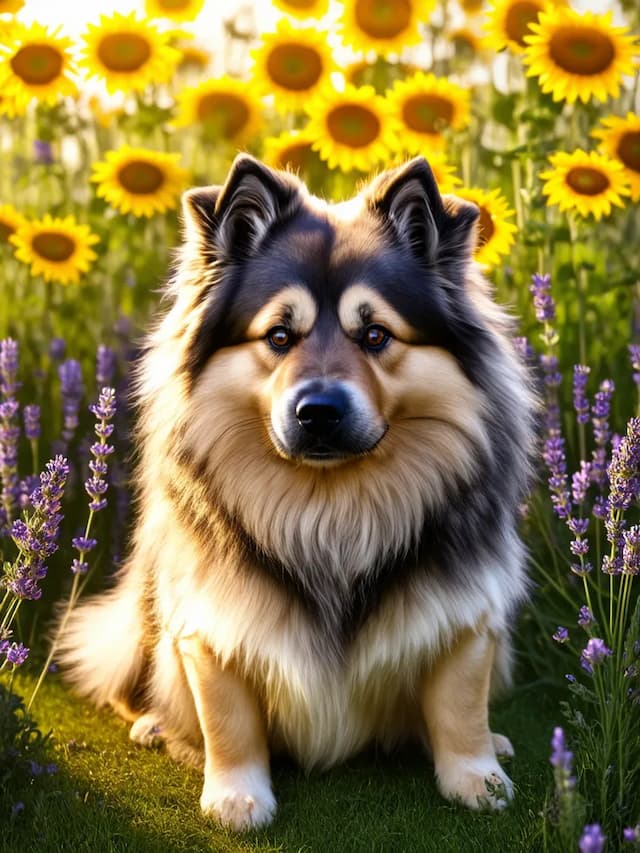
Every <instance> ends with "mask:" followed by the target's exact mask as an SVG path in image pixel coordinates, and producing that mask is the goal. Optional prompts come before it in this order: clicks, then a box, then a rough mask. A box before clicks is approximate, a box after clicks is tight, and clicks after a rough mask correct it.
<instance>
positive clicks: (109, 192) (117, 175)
mask: <svg viewBox="0 0 640 853" xmlns="http://www.w3.org/2000/svg"><path fill="white" fill-rule="evenodd" d="M105 156H106V159H105V160H102V161H100V162H98V163H94V164H93V175H92V176H91V180H92V181H93V182H94V183H96V184H98V189H97V193H98V195H99V196H100V197H101V198H104V199H105V200H106V201H107V202H108V203H109V204H110V205H111V206H112V207H115V208H116V210H119V211H120V213H133V215H134V216H153V214H154V213H164V212H165V211H167V210H170V209H171V208H174V207H175V206H176V204H177V199H178V196H179V194H180V192H181V190H182V188H183V186H184V184H185V183H186V180H187V171H186V169H183V168H182V167H181V166H178V160H179V159H180V155H179V154H164V153H161V152H159V151H150V150H149V149H147V148H131V147H130V146H128V145H123V146H122V148H119V149H118V150H117V151H107V153H106V155H105Z"/></svg>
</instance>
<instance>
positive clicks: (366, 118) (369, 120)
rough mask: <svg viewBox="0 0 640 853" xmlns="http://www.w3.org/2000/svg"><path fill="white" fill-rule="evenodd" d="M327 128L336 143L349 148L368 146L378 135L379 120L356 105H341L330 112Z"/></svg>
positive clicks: (368, 111) (364, 108)
mask: <svg viewBox="0 0 640 853" xmlns="http://www.w3.org/2000/svg"><path fill="white" fill-rule="evenodd" d="M327 128H328V130H329V133H330V134H331V136H332V137H333V139H334V140H335V141H336V142H339V143H340V144H341V145H348V146H349V147H350V148H364V147H365V146H366V145H370V144H371V143H372V142H373V141H374V140H375V139H376V138H377V137H378V134H379V133H380V120H379V119H378V117H377V116H376V115H374V113H372V112H371V111H370V110H368V109H366V107H361V106H359V105H358V104H343V105H342V106H339V107H335V109H333V110H331V112H330V113H329V116H328V118H327Z"/></svg>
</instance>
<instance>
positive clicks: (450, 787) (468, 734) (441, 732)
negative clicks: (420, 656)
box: [422, 630, 513, 809]
mask: <svg viewBox="0 0 640 853" xmlns="http://www.w3.org/2000/svg"><path fill="white" fill-rule="evenodd" d="M494 645H495V640H494V638H493V637H492V636H491V635H490V634H489V632H487V631H486V630H482V631H481V632H480V633H475V632H473V631H466V632H464V633H463V634H461V635H460V637H459V638H458V641H457V642H456V644H455V645H454V646H453V647H452V648H451V649H450V650H448V651H447V652H445V653H444V654H443V655H442V657H441V658H440V659H439V660H437V661H436V663H435V665H434V667H433V668H432V669H431V671H430V672H429V673H428V675H427V676H426V680H425V683H424V685H423V690H422V710H423V713H424V717H425V722H426V726H427V731H428V734H429V740H430V742H431V748H432V751H433V759H434V763H435V769H436V777H437V780H438V785H439V787H440V790H441V792H442V794H443V795H444V796H445V797H447V799H453V800H461V801H462V802H463V803H464V804H465V805H467V806H469V807H470V808H475V809H477V808H482V807H483V806H489V807H491V808H494V809H499V808H503V807H504V806H505V805H506V804H507V801H508V800H510V799H511V798H512V797H513V786H512V783H511V780H510V779H509V777H508V776H507V775H506V773H505V772H504V770H503V769H502V767H501V766H500V764H499V763H498V760H497V758H496V751H495V747H494V740H493V736H492V734H491V731H490V730H489V707H488V703H489V687H490V680H491V669H492V666H493V656H494Z"/></svg>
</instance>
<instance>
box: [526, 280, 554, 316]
mask: <svg viewBox="0 0 640 853" xmlns="http://www.w3.org/2000/svg"><path fill="white" fill-rule="evenodd" d="M529 290H530V291H531V293H533V307H534V308H535V312H536V319H537V321H538V322H539V323H553V321H554V320H555V318H556V306H555V304H554V302H553V297H552V296H551V276H550V275H538V274H536V275H534V276H533V277H532V279H531V285H530V287H529Z"/></svg>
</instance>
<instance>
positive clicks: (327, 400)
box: [271, 379, 387, 462]
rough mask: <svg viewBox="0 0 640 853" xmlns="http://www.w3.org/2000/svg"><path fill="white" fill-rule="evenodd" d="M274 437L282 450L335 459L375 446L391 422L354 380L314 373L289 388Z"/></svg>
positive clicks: (276, 410) (276, 418)
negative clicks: (311, 377)
mask: <svg viewBox="0 0 640 853" xmlns="http://www.w3.org/2000/svg"><path fill="white" fill-rule="evenodd" d="M271 424H272V440H273V442H274V444H275V446H276V448H277V449H278V451H279V452H280V453H282V455H284V456H287V457H289V458H294V459H299V460H303V461H305V460H308V461H310V462H331V461H339V460H341V459H347V458H349V457H353V456H360V455H362V454H363V453H367V452H368V451H370V450H372V449H373V448H374V447H375V446H376V444H377V443H378V442H379V441H380V439H381V438H382V436H383V435H384V434H385V432H386V429H387V425H386V423H384V421H383V420H382V419H381V417H380V415H379V414H378V413H377V412H375V411H374V410H373V409H372V407H371V405H370V403H369V402H368V401H367V399H366V398H365V397H364V395H363V394H362V393H361V392H359V390H358V389H357V388H356V387H355V386H352V385H351V384H350V383H348V382H342V381H338V380H327V379H313V380H306V381H304V382H301V383H298V384H297V385H295V386H294V387H293V388H291V389H289V390H288V391H287V392H286V393H285V394H284V395H283V397H282V399H281V400H280V401H279V403H278V405H276V406H275V407H274V410H273V412H272V415H271Z"/></svg>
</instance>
